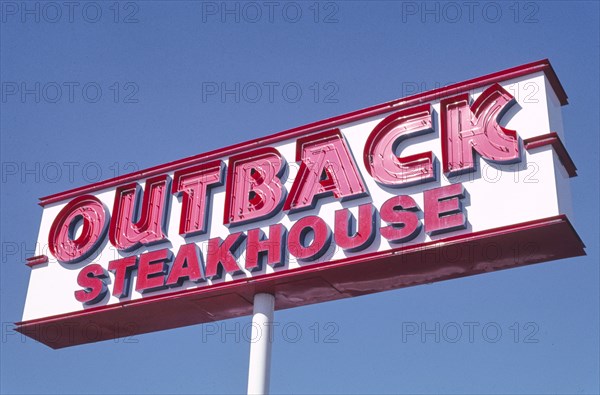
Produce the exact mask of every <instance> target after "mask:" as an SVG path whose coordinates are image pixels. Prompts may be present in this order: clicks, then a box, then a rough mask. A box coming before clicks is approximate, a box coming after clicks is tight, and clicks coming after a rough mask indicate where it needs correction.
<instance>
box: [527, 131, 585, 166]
mask: <svg viewBox="0 0 600 395" xmlns="http://www.w3.org/2000/svg"><path fill="white" fill-rule="evenodd" d="M523 144H525V149H526V150H527V151H530V150H532V149H535V148H539V147H545V146H547V145H550V146H552V148H553V149H554V152H556V155H558V159H559V160H560V163H562V165H563V167H564V168H565V170H566V171H567V174H568V175H569V177H577V167H576V166H575V163H574V162H573V159H571V156H570V155H569V153H568V152H567V149H566V148H565V146H564V144H563V143H562V141H561V140H560V137H558V134H556V132H551V133H548V134H543V135H541V136H535V137H532V138H529V139H525V140H523Z"/></svg>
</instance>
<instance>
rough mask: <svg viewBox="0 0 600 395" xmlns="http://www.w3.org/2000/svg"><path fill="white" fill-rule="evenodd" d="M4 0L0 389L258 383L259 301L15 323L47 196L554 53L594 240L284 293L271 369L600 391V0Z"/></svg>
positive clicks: (322, 379)
mask: <svg viewBox="0 0 600 395" xmlns="http://www.w3.org/2000/svg"><path fill="white" fill-rule="evenodd" d="M0 5H1V8H0V46H1V47H0V54H1V60H0V67H1V70H0V73H1V82H2V100H1V101H0V105H1V113H0V128H1V161H2V183H1V184H0V185H1V188H2V195H1V218H2V225H1V230H2V234H1V239H2V240H1V242H2V261H1V266H0V270H1V271H0V285H1V302H0V306H1V322H2V342H1V344H0V346H1V362H0V375H1V376H0V379H1V380H0V390H1V392H2V393H8V394H12V393H28V394H34V393H40V394H42V393H43V394H46V393H81V394H98V393H115V394H117V393H156V394H162V393H173V392H175V393H211V394H212V393H241V392H244V391H245V390H246V375H247V368H248V351H249V343H248V342H247V341H246V339H247V337H248V336H247V335H245V330H246V329H247V328H248V325H249V323H250V317H244V318H241V319H235V320H228V321H224V322H222V323H216V324H209V325H205V326H192V327H186V328H180V329H176V330H171V331H164V332H159V333H152V334H148V335H141V336H136V337H133V338H128V339H118V340H115V341H106V342H102V343H96V344H89V345H84V346H78V347H73V348H67V349H62V350H57V351H55V350H51V349H49V348H48V347H46V346H44V345H42V344H39V343H36V342H35V341H33V340H31V339H25V338H22V337H21V336H20V335H18V334H16V333H15V332H14V331H13V330H12V329H13V325H12V323H14V322H16V321H19V320H20V319H21V314H22V311H23V305H24V301H25V294H26V291H27V284H28V279H29V273H30V269H29V268H27V267H26V266H25V265H24V264H23V262H24V258H25V257H27V256H30V255H31V254H32V253H33V251H31V250H32V249H33V245H34V243H35V240H36V238H37V232H38V228H39V220H40V218H41V210H42V209H41V208H40V207H39V206H38V205H37V199H38V198H39V197H41V196H46V195H49V194H53V193H57V192H60V191H63V190H67V189H71V188H74V187H78V186H81V185H85V184H88V183H90V182H95V181H99V180H102V179H106V178H110V177H113V176H115V175H119V174H124V173H127V172H130V171H133V170H138V169H143V168H146V167H149V166H153V165H157V164H160V163H164V162H167V161H171V160H175V159H179V158H182V157H185V156H190V155H195V154H198V153H202V152H205V151H209V150H212V149H216V148H220V147H223V146H226V145H230V144H233V143H236V142H241V141H245V140H248V139H253V138H257V137H260V136H265V135H268V134H271V133H274V132H278V131H281V130H285V129H288V128H291V127H295V126H299V125H303V124H306V123H309V122H312V121H316V120H319V119H322V118H325V117H330V116H334V115H338V114H342V113H346V112H349V111H352V110H356V109H360V108H364V107H367V106H370V105H374V104H378V103H381V102H384V101H388V100H392V99H395V98H399V97H402V96H405V95H407V94H410V93H414V91H415V89H417V90H419V91H420V90H428V89H433V88H436V87H438V86H443V85H446V84H448V83H451V82H458V81H462V80H465V79H469V78H473V77H477V76H479V75H482V74H486V73H491V72H494V71H498V70H502V69H505V68H508V67H512V66H516V65H520V64H523V63H527V62H531V61H535V60H538V59H543V58H549V59H550V61H551V62H552V64H553V66H554V68H555V70H556V72H557V74H558V76H559V78H560V80H561V82H562V84H563V86H564V87H565V89H566V91H567V93H568V95H569V102H570V104H569V105H568V106H566V107H564V108H563V120H564V127H565V133H566V137H567V138H566V142H565V143H566V146H567V148H568V150H569V152H570V154H571V156H572V157H573V159H574V161H575V163H576V165H577V166H578V169H579V176H578V177H577V178H575V179H573V181H572V191H573V196H574V213H575V216H574V218H572V219H571V221H572V222H573V224H574V226H575V228H576V229H577V231H578V233H579V235H580V236H581V237H582V239H583V240H584V242H585V243H586V245H587V254H588V255H587V256H586V257H583V258H576V259H567V260H562V261H554V262H549V263H543V264H539V265H533V266H529V267H523V268H518V269H513V270H506V271H501V272H495V273H491V274H485V275H480V276H473V277H467V278H463V279H458V280H452V281H447V282H441V283H436V284H432V285H427V286H418V287H413V288H408V289H402V290H397V291H390V292H384V293H380V294H376V295H369V296H363V297H359V298H354V299H347V300H342V301H336V302H330V303H324V304H319V305H312V306H306V307H302V308H297V309H293V310H286V311H280V312H276V314H275V321H276V322H277V323H279V324H280V326H279V327H278V329H276V330H275V343H274V346H273V360H272V380H271V389H272V392H273V393H340V394H345V393H456V394H465V393H517V394H525V393H569V394H570V393H585V394H593V393H598V392H599V391H600V387H599V381H598V380H599V379H598V371H599V370H600V367H599V339H598V337H599V336H598V333H599V281H600V276H599V270H598V262H599V259H598V258H599V256H598V240H599V235H598V218H599V213H598V196H599V191H598V179H599V177H598V147H599V141H598V131H599V115H598V109H599V108H600V103H599V94H598V92H599V91H600V86H599V70H600V67H599V64H598V62H599V58H600V56H599V55H600V53H599V43H600V38H599V36H600V33H599V20H600V19H599V18H600V16H599V4H598V3H597V2H560V1H554V2H507V3H504V2H475V3H473V2H454V3H439V2H429V3H424V2H400V1H398V2H393V1H381V2H377V1H375V2H366V1H348V2H320V3H316V2H313V1H309V2H291V3H284V2H274V3H273V2H272V3H269V2H251V3H239V2H227V3H223V2H193V1H170V2H167V1H131V2H120V3H116V2H112V1H110V2H101V1H98V2H83V1H82V2H74V3H72V5H71V6H67V5H65V4H64V3H63V2H35V1H30V2H11V1H2V2H1V3H0ZM69 7H72V8H71V9H70V8H69ZM222 7H226V9H223V8H222ZM469 7H473V8H471V9H470V8H469ZM257 11H259V12H260V14H257ZM270 12H272V13H270ZM36 84H39V87H38V85H36ZM236 84H239V85H236ZM236 86H239V88H238V90H239V92H240V94H239V97H236V95H235V94H227V95H225V96H224V97H222V96H221V95H219V94H217V95H210V94H208V92H209V90H208V89H211V88H214V87H218V89H222V88H223V87H225V88H227V89H236ZM256 86H260V87H261V96H260V97H258V96H257V95H256ZM269 86H271V87H273V88H272V89H273V91H272V93H273V94H272V96H271V95H269V93H270V92H269V88H268V87H269ZM15 87H16V88H15ZM57 87H58V88H57ZM23 88H25V89H29V91H32V92H36V91H37V92H39V94H38V96H39V97H36V93H26V94H24V95H23V94H22V93H23ZM298 88H299V89H298ZM12 89H19V92H18V93H17V94H14V95H13V94H9V93H10V92H11V90H12ZM15 169H16V170H15ZM469 325H471V326H472V327H473V328H474V332H473V338H469V336H468V332H467V329H468V327H469ZM415 326H416V327H418V328H419V331H420V330H421V329H433V330H434V331H435V328H437V327H439V330H438V332H439V333H441V334H442V336H441V337H440V339H439V341H436V339H435V336H434V335H426V336H425V337H421V336H419V335H416V336H407V335H406V333H407V332H406V331H407V329H409V328H415ZM456 326H459V327H461V328H462V330H463V333H462V336H461V337H460V338H459V340H458V341H456V342H451V341H449V339H448V337H447V336H446V337H444V336H443V333H444V330H446V331H451V330H453V328H455V327H456ZM484 328H488V329H489V328H492V329H489V332H486V331H484V330H483V329H484ZM496 328H500V330H501V331H502V332H501V335H500V337H499V338H498V339H497V340H496V338H495V337H494V339H491V337H493V335H492V333H493V331H494V330H495V329H496ZM446 333H449V332H446ZM492 340H495V341H492Z"/></svg>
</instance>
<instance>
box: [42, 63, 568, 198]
mask: <svg viewBox="0 0 600 395" xmlns="http://www.w3.org/2000/svg"><path fill="white" fill-rule="evenodd" d="M540 71H541V72H544V74H545V75H546V78H548V81H549V82H550V85H551V86H552V88H553V89H554V92H555V93H556V95H557V97H558V99H559V101H560V103H561V105H566V104H568V101H567V94H566V93H565V90H564V89H563V87H562V85H561V84H560V81H559V80H558V77H557V76H556V73H555V72H554V69H553V68H552V66H551V65H550V61H549V60H548V59H543V60H539V61H537V62H532V63H527V64H524V65H521V66H517V67H513V68H510V69H506V70H503V71H499V72H496V73H492V74H487V75H484V76H481V77H477V78H473V79H470V80H467V81H464V82H459V83H456V84H452V85H448V86H446V87H443V88H438V89H434V90H431V91H427V92H421V93H418V94H416V95H413V96H408V97H405V98H401V99H396V100H392V101H390V102H387V103H383V104H379V105H376V106H372V107H367V108H365V109H362V110H357V111H353V112H350V113H347V114H343V115H339V116H336V117H332V118H327V119H324V120H322V121H317V122H314V123H310V124H308V125H304V126H300V127H296V128H293V129H289V130H286V131H283V132H280V133H276V134H273V135H271V136H267V137H262V138H258V139H254V140H250V141H246V142H243V143H238V144H234V145H231V146H229V147H225V148H220V149H217V150H214V151H209V152H206V153H204V154H199V155H194V156H190V157H188V158H183V159H179V160H176V161H173V162H168V163H165V164H162V165H158V166H154V167H150V168H148V169H145V170H140V171H137V172H134V173H130V174H125V175H122V176H119V177H115V178H111V179H108V180H104V181H99V182H96V183H94V184H90V185H84V186H82V187H79V188H75V189H71V190H68V191H64V192H60V193H56V194H53V195H49V196H45V197H43V198H41V199H40V203H39V204H40V206H45V205H48V204H51V203H56V202H60V201H63V200H66V199H69V198H72V197H74V196H77V195H80V194H83V193H91V192H95V191H99V190H102V189H106V188H110V187H114V186H117V185H120V184H124V183H128V182H133V181H136V180H140V179H144V178H148V177H152V176H155V175H158V174H163V173H167V172H170V171H173V170H177V169H180V168H184V167H188V166H192V165H196V164H198V163H201V162H207V161H210V160H215V159H220V158H222V157H224V156H231V155H234V154H237V153H240V152H244V151H246V150H249V149H252V148H257V147H261V146H265V145H272V144H275V143H277V142H279V141H282V140H287V139H292V138H296V137H299V136H303V135H306V134H309V133H314V132H318V131H320V130H325V129H331V128H335V127H337V126H339V125H342V124H345V123H350V122H354V121H357V120H360V119H363V118H368V117H373V116H376V115H379V114H382V113H386V112H390V111H396V110H399V109H402V108H407V107H411V106H414V105H417V104H421V103H426V102H430V101H434V100H438V99H441V98H443V97H446V96H450V95H455V94H459V93H463V92H468V91H471V90H474V89H477V88H480V87H482V86H487V85H491V84H494V83H496V82H501V81H505V80H509V79H513V78H517V77H521V76H524V75H529V74H533V73H537V72H540Z"/></svg>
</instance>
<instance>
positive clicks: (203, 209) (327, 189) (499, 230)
mask: <svg viewBox="0 0 600 395" xmlns="http://www.w3.org/2000/svg"><path fill="white" fill-rule="evenodd" d="M565 104H567V96H566V94H565V92H564V90H563V88H562V86H561V85H560V82H559V81H558V79H557V77H556V75H555V73H554V71H553V69H552V67H551V65H550V63H549V62H548V61H547V60H543V61H539V62H535V63H530V64H526V65H523V66H519V67H515V68H512V69H508V70H505V71H501V72H498V73H494V74H490V75H486V76H483V77H480V78H476V79H473V80H469V81H466V82H463V83H459V84H454V85H451V86H448V87H444V88H440V89H436V90H434V91H429V92H424V93H420V94H418V95H415V96H411V97H406V98H402V99H398V100H394V101H392V102H389V103H384V104H381V105H377V106H374V107H370V108H367V109H364V110H359V111H355V112H352V113H349V114H345V115H341V116H338V117H334V118H330V119H326V120H323V121H320V122H316V123H313V124H309V125H306V126H303V127H299V128H295V129H292V130H288V131H285V132H282V133H278V134H275V135H272V136H268V137H264V138H260V139H257V140H253V141H248V142H245V143H241V144H236V145H233V146H230V147H227V148H224V149H220V150H217V151H213V152H208V153H205V154H200V155H197V156H193V157H190V158H185V159H181V160H177V161H175V162H171V163H167V164H164V165H161V166H156V167H153V168H149V169H146V170H142V171H139V172H136V173H132V174H128V175H124V176H121V177H117V178H114V179H110V180H106V181H102V182H99V183H96V184H92V185H87V186H83V187H81V188H77V189H73V190H69V191H66V192H62V193H58V194H56V195H51V196H48V197H44V198H42V199H41V201H40V205H41V206H42V207H43V214H42V221H41V226H40V232H39V236H38V242H37V250H36V256H34V257H32V258H29V259H28V260H27V265H29V266H30V267H31V269H32V270H31V278H30V283H29V289H28V293H27V300H26V303H25V311H24V314H23V321H22V322H20V323H18V324H17V325H18V330H19V331H21V332H22V333H24V334H26V335H28V336H31V337H32V338H35V339H37V340H39V341H41V342H43V343H45V344H47V345H49V346H50V347H53V348H60V347H66V346H71V345H75V344H82V343H88V342H93V341H99V340H105V339H110V338H116V337H121V336H129V335H133V334H139V333H146V332H151V331H157V330H163V329H169V328H175V327H180V326H185V325H192V324H198V323H204V322H210V321H215V320H222V319H227V318H233V317H239V316H243V315H248V314H251V312H252V301H253V296H254V295H255V294H256V293H259V292H261V293H262V292H265V293H271V294H273V295H274V296H275V308H276V309H286V308H290V307H296V306H302V305H307V304H311V303H319V302H324V301H329V300H335V299H340V298H347V297H353V296H359V295H364V294H368V293H373V292H380V291H385V290H391V289H397V288H402V287H407V286H412V285H418V284H425V283H431V282H435V281H441V280H446V279H451V278H457V277H462V276H468V275H474V274H478V273H485V272H490V271H494V270H500V269H506V268H511V267H516V266H521V265H527V264H532V263H537V262H543V261H549V260H554V259H561V258H566V257H573V256H578V255H584V254H585V252H584V245H583V243H582V242H581V240H580V239H579V237H578V235H577V233H576V232H575V230H574V229H573V227H572V226H571V224H570V222H569V216H570V210H571V208H570V204H571V202H570V194H569V178H570V177H573V176H575V175H576V168H575V166H574V164H573V161H572V160H571V158H570V157H569V155H568V153H567V151H566V149H565V146H564V145H563V141H564V132H563V126H562V119H561V106H563V105H565Z"/></svg>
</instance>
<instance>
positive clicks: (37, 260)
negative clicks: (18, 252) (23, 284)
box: [25, 255, 48, 268]
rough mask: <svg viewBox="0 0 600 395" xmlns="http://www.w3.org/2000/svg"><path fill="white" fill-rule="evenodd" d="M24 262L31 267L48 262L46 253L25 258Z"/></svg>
mask: <svg viewBox="0 0 600 395" xmlns="http://www.w3.org/2000/svg"><path fill="white" fill-rule="evenodd" d="M25 261H26V262H25V264H26V265H27V266H29V267H31V268H33V267H34V266H38V265H41V264H44V263H47V262H48V256H47V255H37V256H32V257H30V258H26V259H25Z"/></svg>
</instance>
